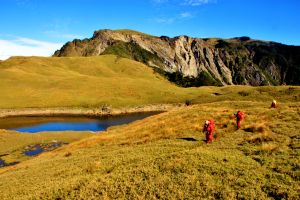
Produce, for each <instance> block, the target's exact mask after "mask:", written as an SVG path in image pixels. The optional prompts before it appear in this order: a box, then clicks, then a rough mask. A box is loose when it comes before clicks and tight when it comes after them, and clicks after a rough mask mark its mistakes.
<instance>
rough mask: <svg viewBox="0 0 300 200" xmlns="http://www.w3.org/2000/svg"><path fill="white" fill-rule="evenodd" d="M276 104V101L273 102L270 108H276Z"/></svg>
mask: <svg viewBox="0 0 300 200" xmlns="http://www.w3.org/2000/svg"><path fill="white" fill-rule="evenodd" d="M276 104H277V102H276V100H273V101H272V104H271V108H276Z"/></svg>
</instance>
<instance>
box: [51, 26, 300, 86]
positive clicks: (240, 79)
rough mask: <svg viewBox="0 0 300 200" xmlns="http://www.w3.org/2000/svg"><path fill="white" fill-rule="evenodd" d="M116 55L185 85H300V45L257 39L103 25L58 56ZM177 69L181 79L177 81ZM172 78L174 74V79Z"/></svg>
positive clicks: (69, 44) (178, 78) (74, 42)
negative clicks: (147, 31)
mask: <svg viewBox="0 0 300 200" xmlns="http://www.w3.org/2000/svg"><path fill="white" fill-rule="evenodd" d="M102 54H116V55H118V56H122V57H126V58H130V59H134V60H137V61H140V62H144V63H145V64H147V65H149V66H151V67H155V68H156V69H157V70H158V71H160V72H162V73H164V74H165V75H166V76H167V77H168V78H169V79H170V80H172V81H175V82H177V83H179V84H181V85H185V83H184V82H189V83H190V85H185V86H199V85H206V84H213V85H232V84H246V85H279V84H283V83H286V84H295V85H299V84H300V79H299V75H300V69H299V68H300V61H299V57H300V47H299V46H287V45H282V44H278V43H273V42H263V41H258V40H252V39H251V38H249V37H246V36H243V37H237V38H232V39H227V40H224V39H218V38H206V39H201V38H192V37H188V36H178V37H174V38H170V37H167V36H161V37H155V36H151V35H147V34H144V33H141V32H137V31H132V30H115V31H114V30H108V29H105V30H98V31H95V32H94V34H93V37H92V38H90V39H84V40H78V39H76V40H73V41H72V42H68V43H66V44H65V45H64V46H63V47H62V48H61V49H60V50H58V51H56V52H55V53H54V56H97V55H102ZM174 74H176V76H175V77H176V78H175V79H176V80H173V79H174V78H172V77H174ZM170 77H171V78H170Z"/></svg>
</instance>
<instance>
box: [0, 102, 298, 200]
mask: <svg viewBox="0 0 300 200" xmlns="http://www.w3.org/2000/svg"><path fill="white" fill-rule="evenodd" d="M268 103H269V102H268ZM268 103H267V104H266V103H265V102H255V101H239V102H235V101H233V102H215V103H208V104H199V105H194V106H191V107H186V108H180V109H178V110H175V111H171V112H167V113H162V114H160V115H157V116H152V117H149V118H146V119H144V120H140V121H136V122H134V123H131V124H129V125H125V126H119V127H114V128H111V129H110V130H108V131H107V132H105V133H104V134H101V135H97V136H93V137H90V138H87V139H84V140H82V141H78V142H75V143H72V144H70V145H67V146H65V147H63V148H61V149H58V150H56V151H53V152H49V153H45V154H43V155H40V156H38V157H37V158H34V159H31V160H28V161H25V162H23V163H21V164H19V165H17V166H15V167H9V168H4V169H2V170H1V171H0V179H1V182H0V190H1V191H3V192H2V193H1V194H0V197H1V199H10V198H12V197H14V198H16V199H27V198H34V199H55V198H58V199H60V198H62V199H81V198H82V199H97V198H99V197H102V198H103V199H107V198H108V199H115V198H126V199H128V198H134V199H139V198H140V199H144V198H163V199H175V198H176V199H178V198H184V197H185V198H189V199H195V198H224V199H233V198H246V199H268V198H289V199H297V198H298V197H299V194H300V190H299V189H300V188H299V181H300V180H299V176H300V151H299V147H300V140H299V139H300V138H299V136H300V133H299V129H300V126H299V123H298V122H299V120H300V115H299V109H300V105H299V103H292V102H287V103H281V104H280V107H279V108H278V109H270V108H269V104H268ZM238 109H242V110H243V111H245V113H246V118H245V121H243V123H242V126H243V129H242V130H238V131H236V130H235V120H234V119H233V118H232V114H233V113H234V112H235V111H236V110H238ZM207 118H214V119H215V121H216V124H217V129H216V133H217V134H216V137H217V140H216V141H215V142H214V143H213V144H212V145H206V144H205V143H204V142H203V139H204V135H203V134H202V133H201V132H200V130H201V126H202V123H203V121H204V120H205V119H207Z"/></svg>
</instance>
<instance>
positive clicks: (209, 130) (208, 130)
mask: <svg viewBox="0 0 300 200" xmlns="http://www.w3.org/2000/svg"><path fill="white" fill-rule="evenodd" d="M214 131H215V123H214V121H213V120H212V119H210V120H206V121H205V124H204V127H203V132H205V134H206V144H209V143H211V142H212V141H213V134H214Z"/></svg>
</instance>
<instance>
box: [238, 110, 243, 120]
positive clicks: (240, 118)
mask: <svg viewBox="0 0 300 200" xmlns="http://www.w3.org/2000/svg"><path fill="white" fill-rule="evenodd" d="M236 115H237V118H238V119H239V120H242V119H244V113H243V112H241V111H239V112H238V113H237V114H236Z"/></svg>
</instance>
